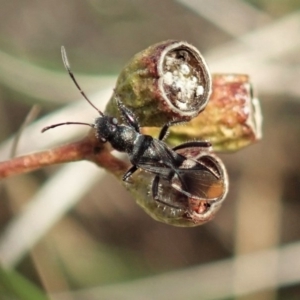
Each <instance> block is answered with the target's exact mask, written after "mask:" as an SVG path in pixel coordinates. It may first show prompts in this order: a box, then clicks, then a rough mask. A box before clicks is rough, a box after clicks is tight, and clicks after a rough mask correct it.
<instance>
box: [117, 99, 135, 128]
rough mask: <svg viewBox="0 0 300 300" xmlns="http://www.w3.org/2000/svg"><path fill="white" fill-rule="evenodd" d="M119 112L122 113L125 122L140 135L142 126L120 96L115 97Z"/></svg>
mask: <svg viewBox="0 0 300 300" xmlns="http://www.w3.org/2000/svg"><path fill="white" fill-rule="evenodd" d="M115 99H116V102H117V105H118V108H119V111H120V113H121V116H122V118H123V119H124V121H125V122H126V123H127V124H128V125H129V126H131V127H133V128H134V129H135V131H136V132H138V133H140V125H139V123H138V121H137V117H136V116H135V115H134V113H133V112H132V111H131V110H130V109H128V108H127V107H126V106H125V105H124V104H123V103H122V101H121V99H120V97H119V96H118V95H116V96H115Z"/></svg>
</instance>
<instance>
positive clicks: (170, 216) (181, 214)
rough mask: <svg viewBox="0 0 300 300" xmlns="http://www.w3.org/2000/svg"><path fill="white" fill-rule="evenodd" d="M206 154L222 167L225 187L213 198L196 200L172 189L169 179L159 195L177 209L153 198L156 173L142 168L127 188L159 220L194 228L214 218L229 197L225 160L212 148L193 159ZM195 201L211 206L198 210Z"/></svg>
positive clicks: (147, 211)
mask: <svg viewBox="0 0 300 300" xmlns="http://www.w3.org/2000/svg"><path fill="white" fill-rule="evenodd" d="M184 151H185V150H182V154H184ZM205 156H209V157H210V158H211V159H213V160H214V161H216V162H217V163H218V166H219V167H220V170H219V171H220V175H221V180H222V182H223V190H222V193H219V194H218V196H217V197H216V199H214V201H211V200H207V201H206V200H203V201H199V200H198V199H197V200H195V201H193V200H194V199H191V198H189V197H187V196H186V195H184V194H182V193H180V192H179V191H177V190H175V189H174V188H172V187H171V185H170V184H169V183H168V182H165V183H162V184H161V185H160V198H161V199H163V201H164V202H165V203H167V204H169V205H171V206H175V207H177V208H173V207H170V206H168V205H165V204H162V203H159V202H158V201H155V200H154V199H153V197H152V193H151V183H152V180H153V175H151V174H149V173H147V172H145V171H143V170H139V171H137V172H136V173H135V174H134V175H132V178H131V179H132V181H133V183H131V184H126V183H125V187H126V188H127V189H128V190H129V191H130V192H131V194H132V196H133V197H134V199H135V200H136V202H137V204H139V205H140V206H141V207H142V209H143V210H144V211H145V212H146V213H147V214H148V215H150V216H151V217H152V218H153V219H155V220H157V221H159V222H162V223H165V224H168V225H172V226H177V227H195V226H199V225H202V224H204V223H207V222H209V221H211V220H212V219H213V218H214V217H215V215H216V213H217V212H218V210H219V209H220V207H221V206H222V204H223V202H224V200H225V198H226V195H227V193H228V188H229V184H228V175H227V171H226V168H225V166H224V164H223V162H222V161H221V160H220V159H219V158H218V157H217V156H216V155H214V154H213V153H212V152H211V149H209V150H207V151H205V150H203V151H199V153H198V154H197V155H196V154H195V157H194V159H196V160H198V159H201V157H205ZM212 188H213V187H212ZM195 203H196V204H197V205H201V203H202V204H204V205H205V204H209V205H210V207H209V208H208V209H206V210H204V211H202V212H199V213H197V212H195V210H194V209H192V208H193V206H194V205H195Z"/></svg>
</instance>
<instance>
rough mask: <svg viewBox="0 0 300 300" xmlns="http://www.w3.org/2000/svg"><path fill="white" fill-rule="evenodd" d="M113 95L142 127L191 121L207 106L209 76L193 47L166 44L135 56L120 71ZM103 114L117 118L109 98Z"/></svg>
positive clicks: (209, 90) (150, 48)
mask: <svg viewBox="0 0 300 300" xmlns="http://www.w3.org/2000/svg"><path fill="white" fill-rule="evenodd" d="M115 93H116V94H118V95H119V96H120V97H121V99H122V102H123V103H124V104H125V106H126V107H128V108H129V109H131V110H132V111H133V112H134V113H135V114H136V116H137V117H138V119H139V122H140V124H141V125H142V126H162V125H163V124H165V123H166V122H168V121H171V120H175V119H180V120H187V121H188V120H190V119H191V118H193V117H194V116H195V115H198V114H199V113H200V112H201V111H202V110H203V109H204V108H205V106H206V104H207V102H208V99H209V95H210V93H211V76H210V73H209V71H208V67H207V65H206V63H205V60H204V58H203V57H202V55H201V54H200V52H199V51H198V50H197V49H196V48H195V47H194V46H192V45H190V44H188V43H186V42H182V41H174V40H168V41H164V42H161V43H158V44H155V45H152V46H150V47H148V48H147V49H145V50H143V51H141V52H140V53H138V54H136V55H135V56H134V57H133V58H132V59H131V60H130V62H129V63H128V64H127V65H126V66H125V67H124V68H123V70H122V71H121V73H120V75H119V77H118V80H117V84H116V88H115ZM106 113H108V114H110V115H114V116H116V115H117V116H119V112H118V110H117V108H116V105H115V103H114V95H113V96H112V98H111V100H110V102H109V104H108V106H107V108H106Z"/></svg>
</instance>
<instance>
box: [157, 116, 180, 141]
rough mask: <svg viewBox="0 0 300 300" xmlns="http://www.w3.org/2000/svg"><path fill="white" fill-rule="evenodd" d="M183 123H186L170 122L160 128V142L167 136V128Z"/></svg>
mask: <svg viewBox="0 0 300 300" xmlns="http://www.w3.org/2000/svg"><path fill="white" fill-rule="evenodd" d="M185 122H186V121H182V120H177V121H170V122H168V123H166V124H165V125H164V126H163V127H162V129H161V130H160V133H159V136H158V139H159V140H161V141H162V140H163V139H164V138H165V137H166V136H167V133H168V130H169V127H171V126H173V125H175V124H180V123H185Z"/></svg>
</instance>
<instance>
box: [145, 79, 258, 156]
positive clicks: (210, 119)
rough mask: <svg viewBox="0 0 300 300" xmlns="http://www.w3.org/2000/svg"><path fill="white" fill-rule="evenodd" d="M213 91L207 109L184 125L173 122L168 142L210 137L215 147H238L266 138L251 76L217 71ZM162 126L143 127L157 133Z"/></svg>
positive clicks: (235, 148)
mask: <svg viewBox="0 0 300 300" xmlns="http://www.w3.org/2000/svg"><path fill="white" fill-rule="evenodd" d="M212 78H213V85H212V86H213V88H212V94H211V96H210V99H209V102H208V104H207V106H206V108H205V110H204V111H203V112H202V113H201V114H199V115H198V116H197V117H195V118H194V119H193V120H191V121H190V122H189V123H186V124H184V126H173V127H171V128H170V134H169V136H168V137H167V139H166V142H167V143H168V144H170V145H178V144H180V143H182V142H185V141H187V140H191V139H197V140H209V141H210V142H211V143H212V144H213V149H214V150H215V151H222V152H223V151H236V150H239V149H242V148H244V147H246V146H248V145H250V144H252V143H254V142H257V141H258V140H260V139H261V138H262V113H261V110H260V103H259V100H258V99H257V98H255V97H254V96H253V93H252V86H251V83H250V81H249V77H248V76H247V75H243V74H214V75H213V76H212ZM158 132H159V129H158V128H150V127H146V128H143V133H144V134H150V135H153V136H156V135H157V134H158Z"/></svg>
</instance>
